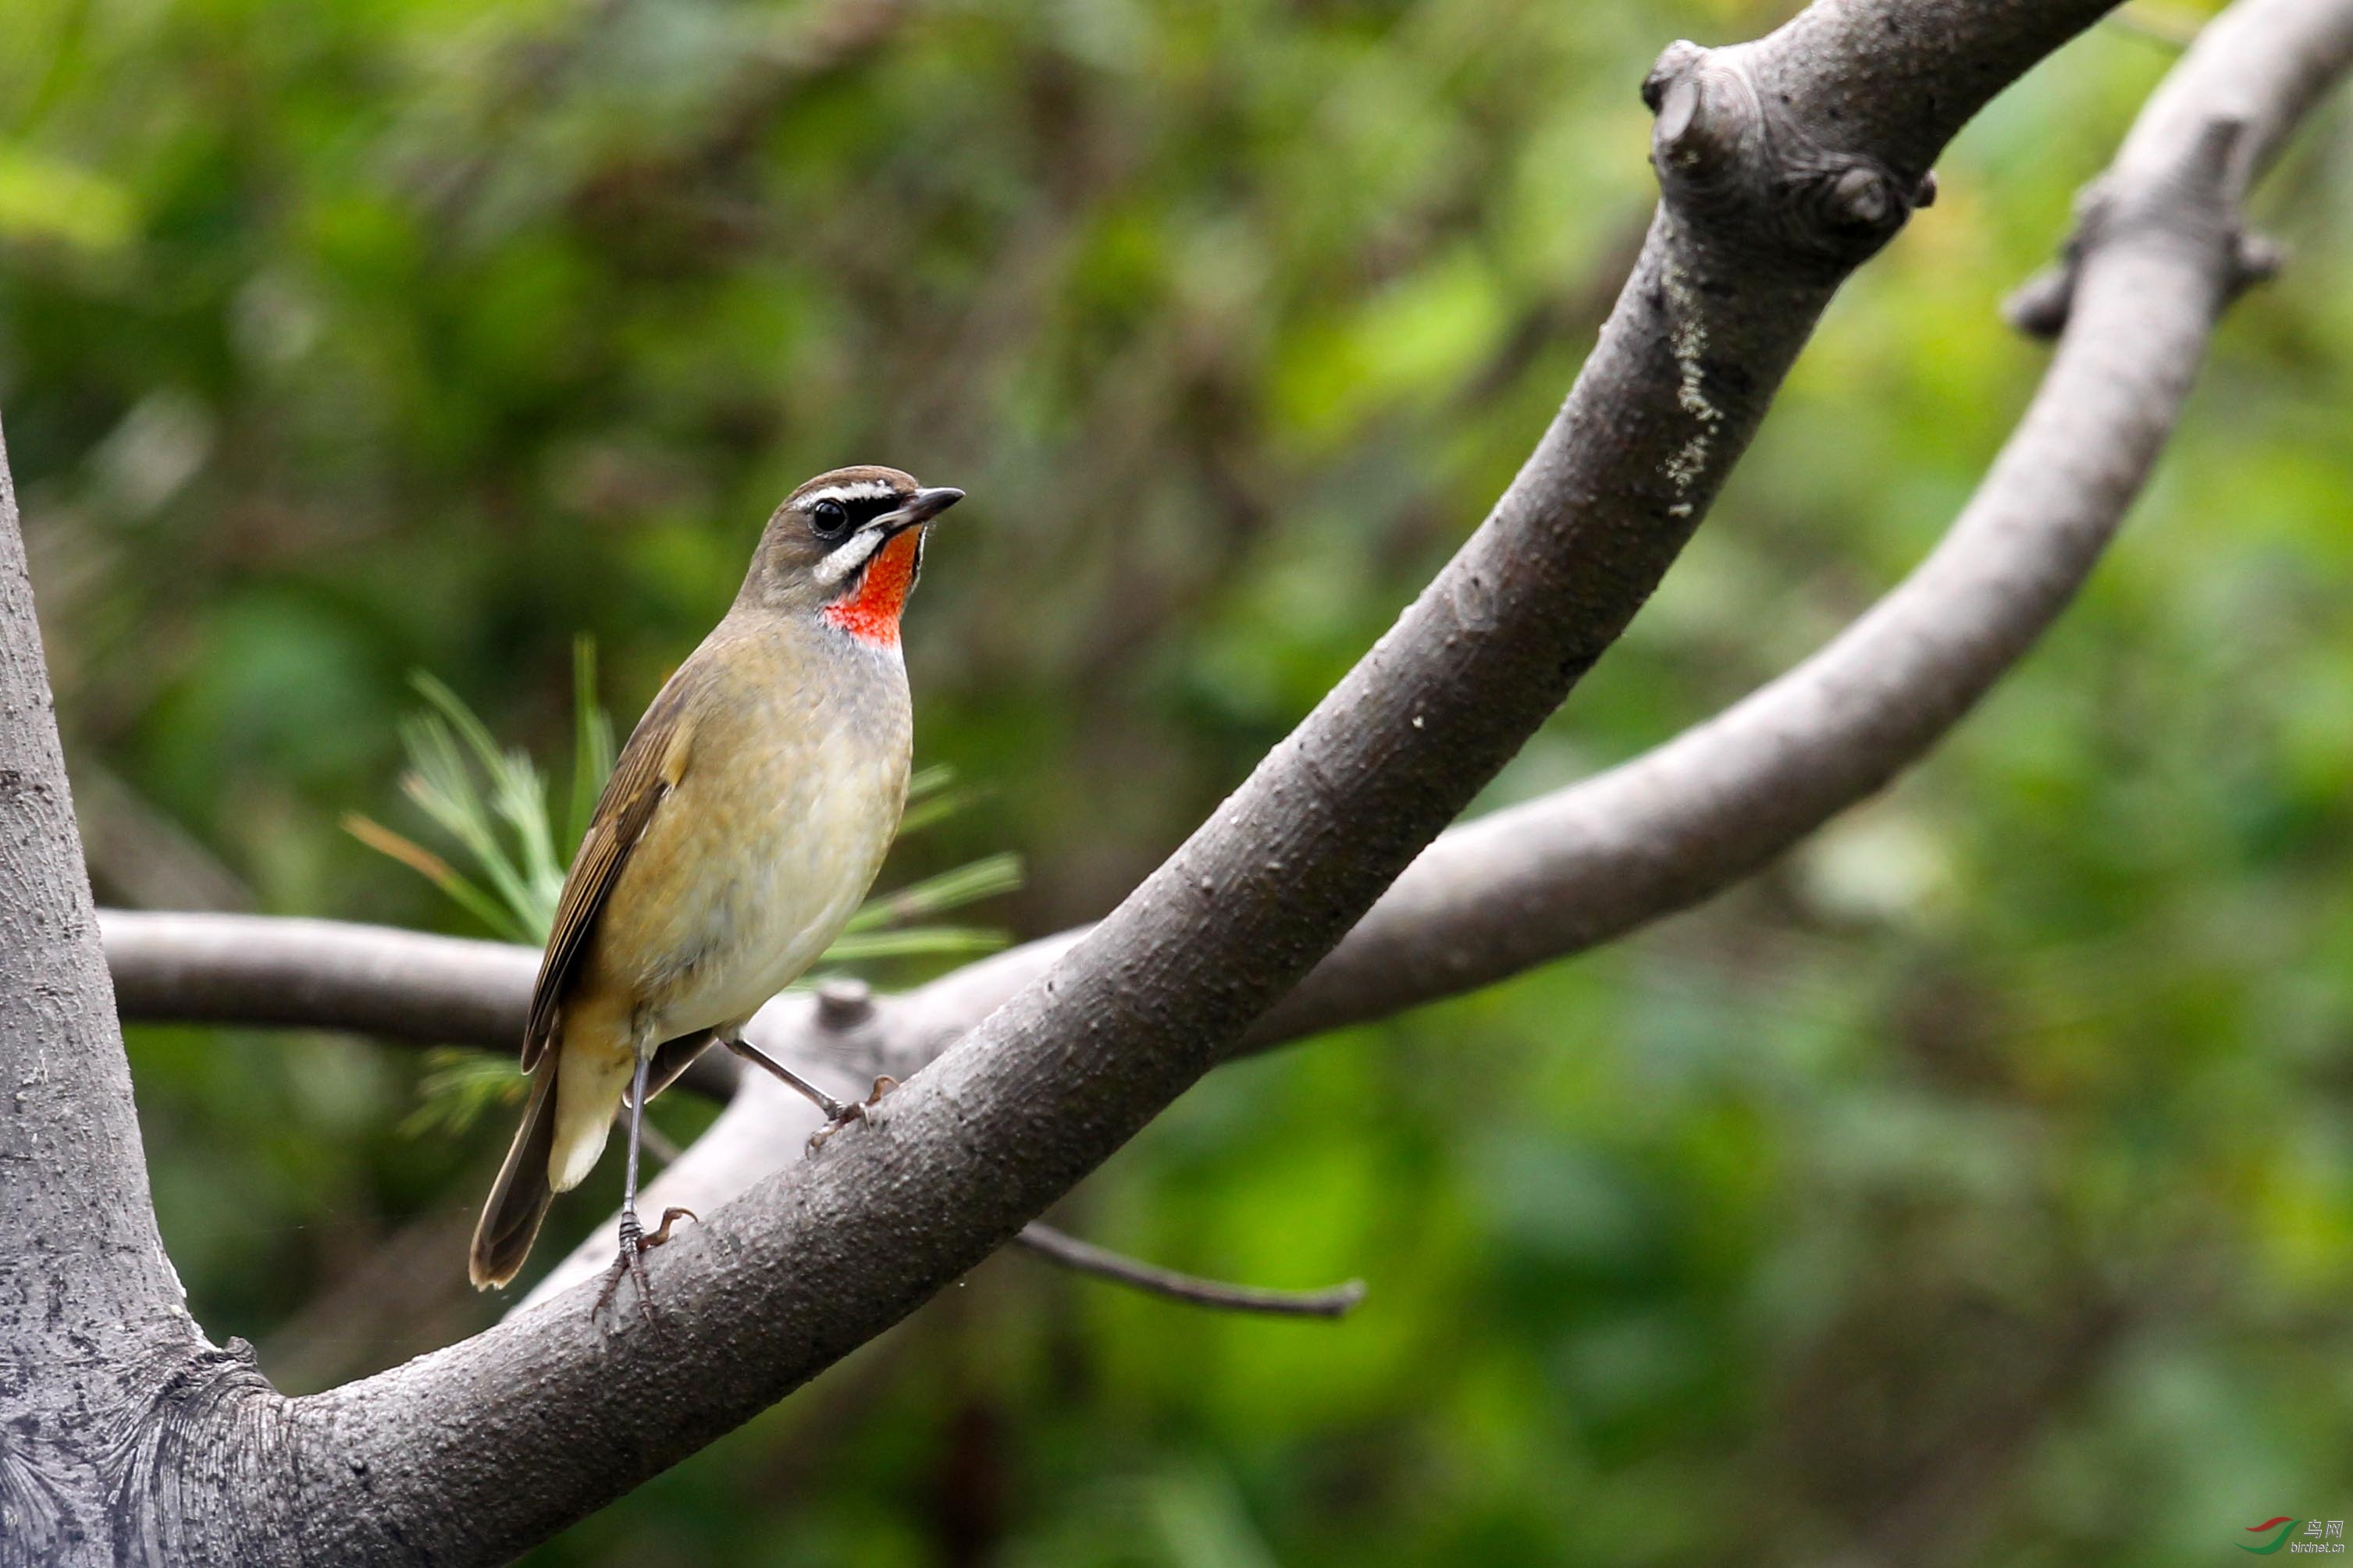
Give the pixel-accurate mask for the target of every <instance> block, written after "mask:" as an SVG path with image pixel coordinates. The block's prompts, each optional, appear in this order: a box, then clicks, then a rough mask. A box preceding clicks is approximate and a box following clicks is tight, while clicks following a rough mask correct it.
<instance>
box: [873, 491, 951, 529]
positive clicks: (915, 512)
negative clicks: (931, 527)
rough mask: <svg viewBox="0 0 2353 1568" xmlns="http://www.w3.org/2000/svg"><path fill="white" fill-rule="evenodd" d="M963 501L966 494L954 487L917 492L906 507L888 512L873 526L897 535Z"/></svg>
mask: <svg viewBox="0 0 2353 1568" xmlns="http://www.w3.org/2000/svg"><path fill="white" fill-rule="evenodd" d="M960 500H964V492H963V491H962V490H960V489H956V488H955V486H953V485H942V486H941V487H940V488H939V489H929V490H917V491H916V492H915V493H914V494H913V495H911V496H909V497H908V498H907V504H906V505H904V506H902V507H901V508H900V509H899V510H896V511H893V512H887V513H885V514H884V515H882V516H881V517H878V518H876V519H875V520H874V522H873V525H872V526H874V527H876V528H879V529H881V530H882V531H884V532H885V533H896V532H898V531H900V530H902V529H907V528H913V527H914V526H915V525H916V524H917V523H919V522H929V521H932V519H934V518H935V517H937V516H939V515H940V513H942V512H944V511H945V510H948V508H950V507H952V506H954V505H955V503H956V502H958V501H960Z"/></svg>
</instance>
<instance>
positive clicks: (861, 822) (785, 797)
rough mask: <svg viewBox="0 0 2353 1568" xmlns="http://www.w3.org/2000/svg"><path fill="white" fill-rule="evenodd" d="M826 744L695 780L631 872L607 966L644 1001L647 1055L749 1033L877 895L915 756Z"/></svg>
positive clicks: (621, 892)
mask: <svg viewBox="0 0 2353 1568" xmlns="http://www.w3.org/2000/svg"><path fill="white" fill-rule="evenodd" d="M829 739H831V740H833V741H835V742H838V743H835V744H827V745H820V746H815V747H810V746H801V747H795V748H792V749H791V752H790V753H789V754H788V755H786V756H784V757H775V758H772V759H771V760H769V761H768V762H767V763H765V765H761V766H754V767H739V768H736V769H732V770H728V769H712V770H707V771H706V770H696V771H691V772H690V773H689V775H688V776H687V777H686V778H685V779H684V780H682V781H681V784H680V787H679V789H678V791H677V793H676V795H674V796H673V797H672V798H671V799H670V800H667V801H665V802H664V803H663V805H662V809H661V812H660V814H659V817H658V818H657V820H656V822H655V823H654V824H652V825H651V826H649V829H648V832H647V835H646V839H645V840H644V841H643V842H641V843H640V844H639V846H638V852H637V853H635V854H633V855H632V856H631V857H630V863H629V864H628V866H626V867H624V868H623V870H622V874H621V877H620V879H619V880H618V881H617V884H616V885H615V887H614V889H613V893H612V897H611V900H610V901H609V902H608V904H607V908H606V911H605V916H604V920H603V921H602V922H601V923H602V925H603V928H604V929H602V930H600V931H599V932H598V939H597V948H598V952H597V953H596V969H597V970H598V972H599V974H598V978H599V979H600V980H603V981H606V982H607V983H608V984H609V983H611V982H614V981H617V982H619V983H620V986H621V988H622V989H625V990H626V991H627V992H628V994H630V995H631V996H632V997H633V998H634V1000H635V1004H636V1008H637V1011H638V1029H637V1030H636V1031H633V1032H637V1033H638V1041H636V1042H633V1043H635V1044H637V1045H638V1047H639V1048H646V1047H647V1046H648V1045H649V1044H655V1043H659V1042H660V1041H662V1040H666V1039H670V1038H673V1037H677V1036H680V1035H683V1034H689V1033H692V1032H694V1031H696V1030H701V1029H707V1028H714V1027H717V1026H722V1025H733V1024H741V1023H742V1022H743V1021H744V1019H746V1018H748V1017H750V1016H752V1015H753V1014H754V1013H755V1012H757V1011H758V1010H759V1009H760V1007H761V1006H762V1005H764V1004H765V1003H766V1002H767V1000H768V999H769V998H770V997H772V996H774V995H775V994H776V993H777V992H779V991H781V990H783V989H784V988H785V987H786V985H789V984H792V983H793V982H794V981H795V980H797V979H798V978H800V976H801V974H802V973H804V972H806V971H807V968H808V966H809V965H810V964H811V963H814V962H816V960H817V958H818V954H820V953H822V952H824V951H825V949H826V946H827V944H828V943H829V942H832V941H833V939H834V937H835V936H837V935H839V933H840V931H841V928H842V926H843V924H844V923H845V922H846V921H848V920H849V917H850V915H851V914H852V913H854V912H855V911H856V910H857V908H858V906H859V903H860V900H863V899H864V898H865V896H866V890H867V889H868V888H869V887H871V886H872V884H873V881H874V874H875V872H876V871H877V870H879V869H880V868H881V864H882V857H883V855H884V853H885V852H886V851H888V850H889V848H890V847H891V838H892V834H893V833H894V832H895V831H896V830H897V828H898V823H899V813H900V809H901V807H902V805H903V804H904V801H905V795H906V762H905V755H906V753H905V752H904V750H903V749H902V748H900V747H891V748H887V749H886V748H878V747H875V746H873V745H871V743H867V744H860V743H858V742H859V741H860V739H863V738H862V737H856V738H853V737H839V736H837V737H829ZM878 751H883V752H885V754H881V755H876V754H874V753H875V752H878ZM658 838H659V842H657V839H658ZM649 850H651V851H653V853H652V854H649V853H647V851H649ZM641 868H642V870H641Z"/></svg>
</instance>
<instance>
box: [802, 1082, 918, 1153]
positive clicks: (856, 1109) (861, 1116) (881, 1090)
mask: <svg viewBox="0 0 2353 1568" xmlns="http://www.w3.org/2000/svg"><path fill="white" fill-rule="evenodd" d="M898 1087H899V1080H898V1079H895V1078H892V1076H891V1075H890V1074H889V1073H884V1074H883V1075H882V1076H881V1077H880V1078H878V1079H875V1080H874V1092H873V1093H871V1094H870V1095H868V1096H867V1097H866V1098H865V1099H864V1100H859V1101H858V1102H856V1103H855V1104H845V1103H844V1102H843V1101H841V1100H834V1099H832V1098H830V1097H828V1099H827V1100H826V1102H825V1125H824V1126H822V1127H820V1128H818V1130H817V1131H814V1132H812V1133H810V1134H809V1141H808V1152H810V1153H812V1154H814V1153H816V1152H818V1150H819V1149H821V1148H823V1147H825V1141H826V1140H827V1139H828V1138H830V1137H832V1136H833V1135H834V1134H835V1133H837V1132H839V1131H841V1130H842V1129H843V1128H845V1127H847V1126H849V1124H850V1123H851V1122H853V1121H863V1122H867V1123H870V1124H871V1122H872V1121H873V1120H874V1107H875V1105H876V1104H877V1103H879V1102H880V1101H881V1099H882V1097H883V1096H884V1095H886V1094H888V1093H890V1092H891V1091H892V1089H896V1088H898Z"/></svg>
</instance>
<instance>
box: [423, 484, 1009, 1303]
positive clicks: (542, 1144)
mask: <svg viewBox="0 0 2353 1568" xmlns="http://www.w3.org/2000/svg"><path fill="white" fill-rule="evenodd" d="M963 499H964V492H963V491H962V490H955V489H923V487H921V486H919V485H917V484H916V483H915V481H914V480H913V479H910V478H909V477H908V476H907V475H905V474H902V473H901V472H899V470H897V469H896V468H840V469H837V470H835V471H834V472H832V473H829V474H820V475H819V476H818V477H817V478H816V479H811V480H809V482H808V483H807V484H805V485H803V486H801V488H800V489H797V490H795V491H794V492H793V493H792V495H791V496H790V497H789V498H787V499H786V501H785V504H784V505H782V506H780V507H778V508H777V509H776V515H775V516H773V517H771V518H770V519H769V520H768V526H767V529H766V531H765V532H764V533H763V534H762V535H761V538H760V547H759V550H758V552H756V553H755V554H754V556H753V558H752V570H751V572H750V574H748V575H747V576H746V577H745V578H744V587H743V591H742V592H741V593H739V594H737V595H735V603H734V605H733V607H732V608H730V609H729V610H728V612H727V616H726V618H725V619H723V620H722V621H721V622H720V623H719V625H718V626H717V627H715V628H714V629H713V630H712V633H711V635H710V636H709V637H705V638H704V639H703V641H702V647H698V648H696V649H695V650H694V653H693V655H692V656H691V658H688V659H687V661H686V663H685V664H683V665H681V666H680V667H679V671H678V673H677V674H676V675H673V676H671V677H670V682H669V684H668V685H666V686H664V687H663V688H662V689H661V691H660V692H659V694H658V695H657V696H656V697H655V698H654V700H653V703H652V705H651V706H650V707H649V708H648V709H647V710H646V714H645V717H644V718H642V719H640V720H638V728H637V731H636V732H635V733H634V734H632V735H631V736H630V737H629V742H628V745H626V746H624V747H623V748H622V749H621V754H620V758H619V760H618V761H617V763H615V764H614V767H613V776H612V779H611V780H610V781H609V782H608V783H607V784H606V786H605V793H604V795H603V797H602V798H601V799H599V800H598V801H597V803H596V816H595V817H594V819H593V820H592V821H591V822H590V823H589V825H588V832H587V836H586V837H585V838H583V839H582V840H581V844H580V851H579V854H578V855H577V856H576V857H575V858H574V859H573V862H572V871H571V874H570V875H569V876H568V877H567V878H565V883H564V894H563V897H562V899H561V900H559V901H558V903H557V905H556V910H555V924H554V929H553V931H551V932H550V934H549V936H548V941H547V955H546V957H545V958H544V959H543V961H542V962H541V964H540V970H539V984H538V986H537V988H536V989H535V990H534V991H533V994H532V1003H531V1022H530V1023H529V1025H528V1026H526V1027H525V1029H524V1032H523V1043H522V1065H523V1068H524V1069H525V1070H526V1071H528V1072H529V1073H530V1074H531V1100H530V1103H529V1104H528V1105H527V1106H526V1107H525V1108H524V1110H523V1114H522V1128H521V1130H519V1131H517V1132H516V1133H515V1140H514V1146H513V1147H512V1149H510V1150H508V1152H507V1160H506V1164H505V1166H504V1167H503V1168H502V1169H501V1171H500V1172H499V1179H498V1184H496V1185H495V1186H493V1187H492V1188H491V1197H490V1202H489V1203H488V1204H487V1205H484V1206H483V1209H482V1219H481V1224H480V1226H477V1227H476V1229H475V1231H474V1247H473V1254H472V1258H471V1259H470V1269H469V1272H470V1273H471V1275H472V1277H473V1280H474V1284H475V1285H476V1286H477V1287H488V1286H492V1285H504V1284H506V1283H507V1282H508V1281H509V1280H511V1279H513V1278H514V1277H515V1272H516V1270H518V1269H520V1268H522V1261H523V1258H524V1257H525V1255H526V1254H528V1253H529V1252H530V1251H531V1244H532V1238H533V1237H534V1236H536V1235H537V1234H538V1233H539V1224H540V1220H541V1219H542V1218H543V1216H544V1215H546V1213H547V1205H548V1203H549V1201H550V1199H551V1198H552V1197H553V1196H554V1194H556V1193H560V1192H564V1191H565V1190H567V1189H569V1188H571V1187H574V1186H576V1185H577V1184H579V1183H580V1181H581V1179H582V1178H584V1177H585V1176H586V1175H587V1174H588V1173H589V1171H590V1170H591V1169H592V1168H594V1167H595V1165H596V1158H597V1156H598V1155H599V1154H601V1153H602V1152H604V1148H605V1137H606V1134H607V1131H610V1129H611V1128H612V1125H613V1119H614V1116H615V1115H616V1114H617V1112H618V1111H619V1110H620V1109H621V1107H622V1105H623V1104H624V1103H626V1104H627V1105H628V1108H629V1161H628V1180H627V1185H626V1186H625V1187H624V1189H623V1191H624V1196H623V1198H622V1200H621V1256H620V1258H619V1259H618V1260H617V1262H616V1263H615V1264H614V1266H613V1274H612V1276H611V1277H610V1279H608V1281H607V1296H608V1297H609V1294H610V1292H611V1289H612V1288H613V1286H615V1285H617V1283H618V1282H619V1280H620V1278H621V1276H622V1274H623V1273H625V1272H627V1273H633V1274H635V1275H636V1276H637V1277H638V1286H639V1289H640V1293H641V1297H642V1292H643V1289H644V1277H643V1271H644V1268H645V1265H644V1263H643V1262H642V1261H641V1259H640V1257H639V1255H640V1254H641V1253H643V1252H644V1251H645V1250H646V1249H647V1248H648V1247H653V1246H658V1245H659V1244H660V1242H661V1241H662V1240H663V1239H664V1238H666V1237H668V1235H669V1233H670V1222H671V1220H672V1219H673V1218H674V1217H676V1216H677V1215H678V1214H681V1213H683V1212H684V1211H674V1213H673V1214H670V1215H664V1216H663V1219H662V1225H661V1228H660V1229H659V1231H657V1232H656V1233H655V1234H654V1235H652V1236H650V1237H649V1236H648V1235H647V1234H646V1232H645V1229H644V1227H643V1226H641V1225H640V1224H639V1223H638V1215H637V1205H638V1132H639V1125H640V1122H641V1121H642V1120H643V1117H644V1113H645V1102H646V1100H648V1098H649V1097H650V1096H652V1095H654V1094H656V1093H659V1091H660V1090H661V1089H662V1088H663V1087H664V1086H665V1085H667V1084H668V1083H669V1082H670V1080H671V1079H674V1078H676V1077H677V1076H678V1075H679V1073H681V1071H683V1070H684V1069H685V1068H686V1065H687V1064H688V1063H689V1062H691V1061H692V1060H693V1059H694V1058H695V1057H696V1056H697V1055H699V1054H700V1053H701V1052H702V1049H703V1048H704V1047H706V1046H709V1045H710V1044H712V1042H713V1041H717V1042H718V1043H720V1044H723V1045H725V1046H727V1047H729V1048H730V1049H733V1050H734V1051H736V1052H737V1053H739V1054H741V1055H742V1056H744V1057H745V1058H747V1059H749V1060H751V1061H754V1062H755V1063H756V1064H758V1065H759V1066H761V1067H763V1068H766V1069H767V1070H768V1071H770V1072H773V1073H775V1074H776V1076H778V1077H779V1078H781V1079H784V1080H785V1081H786V1083H789V1084H791V1085H792V1086H793V1087H794V1088H795V1089H798V1090H800V1091H801V1092H802V1093H804V1094H806V1095H807V1096H808V1097H809V1098H810V1099H811V1100H815V1101H817V1103H818V1106H819V1107H820V1108H822V1109H823V1110H824V1111H825V1113H826V1116H827V1119H828V1130H830V1129H831V1128H833V1127H838V1126H839V1125H840V1124H841V1123H842V1122H844V1121H849V1120H850V1119H852V1118H854V1117H860V1116H862V1115H863V1113H864V1110H865V1107H864V1106H856V1105H845V1104H843V1103H841V1102H840V1101H839V1100H834V1099H833V1098H832V1097H831V1096H829V1095H827V1094H824V1093H823V1092H821V1091H819V1090H818V1089H815V1088H814V1087H812V1086H811V1085H809V1084H807V1083H806V1082H804V1081H802V1080H801V1079H798V1078H797V1077H795V1076H794V1075H793V1074H792V1073H790V1072H788V1071H786V1069H785V1068H783V1067H781V1066H779V1065H778V1064H777V1063H776V1062H775V1061H773V1060H770V1059H769V1058H767V1057H766V1056H765V1055H763V1054H762V1053H761V1052H759V1051H758V1050H756V1049H754V1047H751V1046H749V1045H746V1044H745V1043H744V1039H743V1029H744V1024H745V1023H746V1022H747V1021H748V1020H749V1019H750V1018H751V1016H752V1015H753V1014H754V1013H756V1012H757V1011H759V1009H760V1007H761V1006H762V1005H764V1004H765V1003H766V1002H767V1000H768V999H769V998H770V997H772V996H774V995H775V994H776V993H777V992H779V991H781V990H783V989H784V988H785V987H786V985H788V984H792V982H793V981H795V980H797V979H798V978H799V977H800V974H801V973H802V971H804V970H806V969H807V967H808V966H809V965H810V964H811V963H814V962H815V961H816V959H817V957H818V954H819V953H821V952H824V951H825V950H826V947H827V946H828V944H829V943H831V942H832V941H833V939H834V938H835V937H836V936H838V935H839V934H840V932H841V928H842V926H843V924H844V923H845V922H847V921H849V917H850V914H851V913H852V911H854V910H856V909H857V908H858V905H859V902H860V900H862V899H864V898H865V896H866V890H867V889H868V887H869V886H870V885H871V883H872V882H873V880H874V873H875V872H876V871H877V870H878V869H879V868H881V864H882V856H883V852H884V851H885V850H887V849H888V848H889V847H891V839H892V835H893V834H895V833H896V832H897V831H898V827H899V814H900V811H901V809H902V807H903V806H904V805H905V804H906V798H907V760H908V752H909V746H910V742H911V741H912V739H913V728H914V724H913V715H912V712H911V710H910V708H909V704H908V699H907V668H906V665H905V662H904V661H903V660H902V658H901V657H900V653H899V611H900V608H901V606H902V605H904V604H905V603H906V600H907V594H908V591H909V590H910V589H912V588H913V586H914V585H915V574H916V572H917V570H918V569H919V568H920V567H921V566H922V565H923V535H924V534H925V533H926V532H927V531H928V530H929V525H930V523H931V521H932V520H933V519H934V518H935V517H937V516H938V515H939V514H940V513H941V512H942V511H944V510H946V509H947V508H949V507H951V506H954V505H955V503H956V502H957V501H959V500H963ZM886 1087H888V1080H883V1081H882V1082H879V1083H878V1084H877V1085H876V1092H877V1093H878V1094H879V1093H881V1090H882V1089H884V1088H886ZM625 1091H626V1099H625ZM867 1103H868V1104H870V1105H871V1103H872V1101H871V1100H869V1101H868V1102H867Z"/></svg>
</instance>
